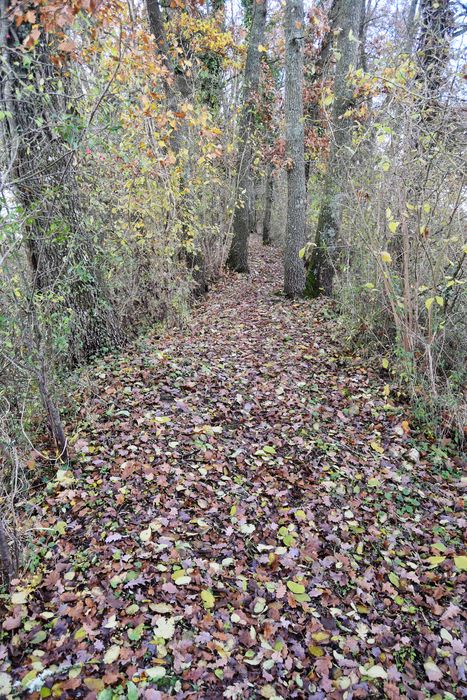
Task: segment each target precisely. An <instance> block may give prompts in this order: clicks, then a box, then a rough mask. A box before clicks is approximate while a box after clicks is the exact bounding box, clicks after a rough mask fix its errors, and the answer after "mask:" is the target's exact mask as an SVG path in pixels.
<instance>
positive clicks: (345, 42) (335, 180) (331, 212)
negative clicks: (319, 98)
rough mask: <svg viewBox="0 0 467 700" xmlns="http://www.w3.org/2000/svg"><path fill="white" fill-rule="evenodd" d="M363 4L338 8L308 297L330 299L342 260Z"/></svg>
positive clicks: (344, 2)
mask: <svg viewBox="0 0 467 700" xmlns="http://www.w3.org/2000/svg"><path fill="white" fill-rule="evenodd" d="M361 11H362V3H361V2H355V0H340V1H339V3H338V8H337V26H338V28H339V30H340V31H339V35H338V38H337V41H336V58H337V62H336V69H335V79H334V104H333V112H332V142H331V152H330V156H329V163H328V172H327V175H326V179H325V184H324V193H323V200H322V204H321V209H320V213H319V217H318V225H317V229H316V240H315V249H314V253H313V255H312V258H311V261H310V263H309V268H308V274H307V283H306V294H307V296H311V297H315V296H318V295H319V294H320V293H321V292H323V293H324V294H325V295H327V296H330V295H331V294H332V289H333V280H334V273H335V269H336V265H337V263H338V257H339V231H340V224H341V219H342V210H343V199H344V192H343V183H344V179H345V175H346V171H347V165H348V162H349V154H348V146H349V144H350V140H351V128H352V120H351V118H349V117H345V116H344V115H345V113H346V112H347V110H348V109H349V108H350V107H351V106H352V88H351V86H349V83H348V81H347V75H348V72H349V69H350V68H351V67H352V66H356V64H357V60H358V47H359V42H358V35H359V30H360V15H361Z"/></svg>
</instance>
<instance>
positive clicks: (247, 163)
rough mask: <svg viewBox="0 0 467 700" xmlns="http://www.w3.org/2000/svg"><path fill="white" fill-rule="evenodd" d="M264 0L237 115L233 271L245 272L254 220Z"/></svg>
mask: <svg viewBox="0 0 467 700" xmlns="http://www.w3.org/2000/svg"><path fill="white" fill-rule="evenodd" d="M266 13H267V0H256V1H255V2H254V4H253V8H252V19H251V29H250V37H249V42H248V51H247V57H246V64H245V77H244V85H243V108H242V113H241V117H240V150H239V154H238V160H237V190H238V193H239V201H238V202H237V205H236V207H235V212H234V218H233V238H232V243H231V246H230V251H229V255H228V258H227V265H228V267H230V269H231V270H235V271H236V272H248V271H249V268H248V238H249V235H250V231H251V228H252V225H253V222H254V220H255V217H254V213H253V211H252V207H253V206H254V204H253V202H254V198H253V197H252V196H251V193H252V191H253V176H252V161H253V143H252V139H253V132H254V109H255V96H256V93H257V92H258V87H259V78H260V69H261V55H260V52H259V50H258V47H259V45H260V44H261V42H262V41H263V38H264V30H265V27H266Z"/></svg>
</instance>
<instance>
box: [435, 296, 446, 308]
mask: <svg viewBox="0 0 467 700" xmlns="http://www.w3.org/2000/svg"><path fill="white" fill-rule="evenodd" d="M435 299H436V303H437V304H438V306H444V299H443V297H435Z"/></svg>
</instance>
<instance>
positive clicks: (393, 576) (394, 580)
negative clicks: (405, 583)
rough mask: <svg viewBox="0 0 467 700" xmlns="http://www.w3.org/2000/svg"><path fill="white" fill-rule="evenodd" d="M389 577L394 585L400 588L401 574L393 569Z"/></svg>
mask: <svg viewBox="0 0 467 700" xmlns="http://www.w3.org/2000/svg"><path fill="white" fill-rule="evenodd" d="M388 579H389V580H390V581H391V583H392V585H393V586H395V587H396V588H399V586H400V581H399V576H397V574H395V573H394V572H393V571H391V573H390V574H389V576H388Z"/></svg>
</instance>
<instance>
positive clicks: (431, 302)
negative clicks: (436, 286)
mask: <svg viewBox="0 0 467 700" xmlns="http://www.w3.org/2000/svg"><path fill="white" fill-rule="evenodd" d="M434 300H435V298H434V297H430V298H429V299H427V300H426V301H425V306H426V308H427V309H428V311H429V310H430V309H431V307H432V306H433V302H434Z"/></svg>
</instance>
